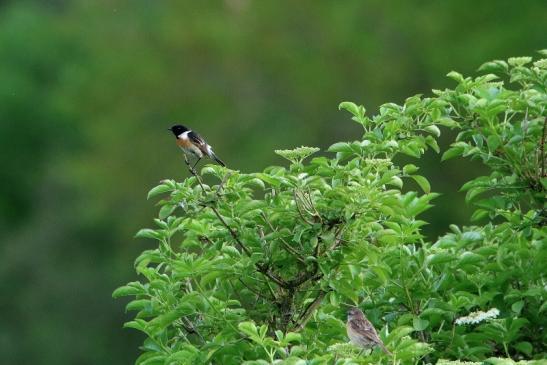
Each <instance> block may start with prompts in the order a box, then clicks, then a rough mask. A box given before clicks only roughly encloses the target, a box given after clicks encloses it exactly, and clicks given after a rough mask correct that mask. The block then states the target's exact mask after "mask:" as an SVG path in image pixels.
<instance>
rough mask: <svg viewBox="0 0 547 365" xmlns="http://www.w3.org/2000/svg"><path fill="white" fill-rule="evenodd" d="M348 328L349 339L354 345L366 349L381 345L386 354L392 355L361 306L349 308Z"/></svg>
mask: <svg viewBox="0 0 547 365" xmlns="http://www.w3.org/2000/svg"><path fill="white" fill-rule="evenodd" d="M346 330H347V332H348V337H349V339H350V340H351V342H352V343H353V344H354V345H357V346H359V347H362V348H364V349H369V348H373V347H375V346H379V347H380V348H381V349H382V350H383V351H384V352H385V353H386V354H388V355H391V352H389V350H388V349H387V348H386V347H385V345H384V343H383V342H382V340H381V339H380V337H378V333H376V329H375V328H374V326H373V325H372V323H370V321H369V320H368V319H367V317H365V315H364V314H363V312H361V310H360V309H359V308H356V307H351V308H350V309H349V310H348V321H347V323H346Z"/></svg>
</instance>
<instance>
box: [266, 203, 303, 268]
mask: <svg viewBox="0 0 547 365" xmlns="http://www.w3.org/2000/svg"><path fill="white" fill-rule="evenodd" d="M262 219H264V222H266V223H267V224H268V226H270V229H271V230H272V232H277V230H276V229H275V228H274V227H273V225H272V223H271V222H270V221H269V220H268V217H266V214H264V213H262ZM279 239H280V240H281V242H282V243H283V247H284V248H285V249H286V250H287V251H289V253H291V254H292V255H293V256H294V257H295V258H296V259H297V260H298V261H299V262H300V263H302V264H304V265H306V261H304V258H303V257H302V255H300V253H299V252H298V251H296V250H295V249H294V248H292V247H291V245H289V243H288V242H287V241H285V239H284V238H283V237H281V236H279Z"/></svg>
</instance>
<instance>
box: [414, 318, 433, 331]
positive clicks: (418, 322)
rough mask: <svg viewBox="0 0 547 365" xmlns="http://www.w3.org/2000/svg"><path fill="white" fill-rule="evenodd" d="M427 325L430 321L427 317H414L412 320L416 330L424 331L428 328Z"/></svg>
mask: <svg viewBox="0 0 547 365" xmlns="http://www.w3.org/2000/svg"><path fill="white" fill-rule="evenodd" d="M427 326H429V321H428V320H427V319H421V318H419V317H414V319H413V320H412V327H414V329H415V330H416V331H423V330H425V329H426V328H427Z"/></svg>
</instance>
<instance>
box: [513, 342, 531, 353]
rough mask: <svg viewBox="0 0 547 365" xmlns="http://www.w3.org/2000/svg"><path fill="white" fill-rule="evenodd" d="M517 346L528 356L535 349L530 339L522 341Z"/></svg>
mask: <svg viewBox="0 0 547 365" xmlns="http://www.w3.org/2000/svg"><path fill="white" fill-rule="evenodd" d="M515 348H516V349H517V350H519V351H520V352H522V353H524V354H526V355H527V356H531V355H532V352H533V351H534V347H533V346H532V344H531V343H530V342H528V341H522V342H519V343H517V344H516V345H515Z"/></svg>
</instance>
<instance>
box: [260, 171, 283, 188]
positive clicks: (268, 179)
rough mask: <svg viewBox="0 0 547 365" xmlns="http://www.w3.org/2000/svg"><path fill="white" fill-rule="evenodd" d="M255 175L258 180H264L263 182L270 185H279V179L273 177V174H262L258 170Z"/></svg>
mask: <svg viewBox="0 0 547 365" xmlns="http://www.w3.org/2000/svg"><path fill="white" fill-rule="evenodd" d="M255 175H256V177H258V178H259V179H260V180H262V181H264V182H265V183H268V184H270V185H272V186H275V187H279V186H280V185H281V181H280V180H279V179H277V178H274V177H273V176H270V175H267V174H264V173H262V172H259V173H257V174H255Z"/></svg>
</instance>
